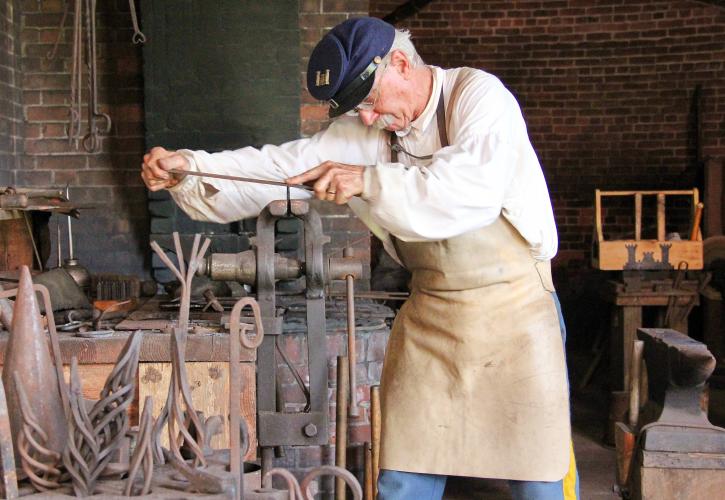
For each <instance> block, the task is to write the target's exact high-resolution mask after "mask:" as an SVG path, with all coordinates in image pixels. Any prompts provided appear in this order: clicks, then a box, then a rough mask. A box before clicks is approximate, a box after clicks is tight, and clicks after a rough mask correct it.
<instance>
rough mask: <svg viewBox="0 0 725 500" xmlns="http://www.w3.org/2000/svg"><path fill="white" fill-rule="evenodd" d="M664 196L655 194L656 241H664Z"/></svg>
mask: <svg viewBox="0 0 725 500" xmlns="http://www.w3.org/2000/svg"><path fill="white" fill-rule="evenodd" d="M665 206H666V205H665V195H664V193H658V194H657V240H658V241H664V240H665V231H666V222H665Z"/></svg>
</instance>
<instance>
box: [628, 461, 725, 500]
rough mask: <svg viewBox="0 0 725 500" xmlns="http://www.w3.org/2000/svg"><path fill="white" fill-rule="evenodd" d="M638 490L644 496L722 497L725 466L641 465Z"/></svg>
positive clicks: (649, 499) (657, 499) (645, 499)
mask: <svg viewBox="0 0 725 500" xmlns="http://www.w3.org/2000/svg"><path fill="white" fill-rule="evenodd" d="M638 469H639V471H638V472H639V474H638V476H639V477H638V478H637V479H639V481H638V484H636V485H635V491H637V490H639V491H637V492H638V493H639V496H636V497H635V498H641V499H642V500H668V499H673V500H674V499H677V500H702V499H703V498H711V499H715V498H722V496H721V495H722V489H723V484H725V470H724V469H719V470H718V469H670V468H662V469H660V468H653V467H639V468H638Z"/></svg>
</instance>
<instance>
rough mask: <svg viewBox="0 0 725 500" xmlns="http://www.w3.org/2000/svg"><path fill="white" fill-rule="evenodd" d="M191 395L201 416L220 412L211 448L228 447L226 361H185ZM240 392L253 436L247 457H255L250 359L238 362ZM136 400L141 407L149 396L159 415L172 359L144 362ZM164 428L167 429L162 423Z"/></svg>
mask: <svg viewBox="0 0 725 500" xmlns="http://www.w3.org/2000/svg"><path fill="white" fill-rule="evenodd" d="M186 370H187V375H188V378H189V386H190V387H191V397H192V399H193V404H194V407H195V409H196V410H198V411H202V412H203V413H204V417H205V418H208V417H210V416H213V415H221V416H222V418H223V420H224V429H223V431H222V434H221V435H218V436H215V437H214V438H213V439H212V442H211V444H212V447H213V448H228V447H229V422H228V420H227V415H228V413H229V403H228V401H229V363H221V362H188V361H187V363H186ZM241 372H242V381H243V382H242V394H241V395H240V405H241V414H242V418H244V420H245V421H246V423H247V427H248V429H249V434H250V438H251V440H252V442H251V445H250V449H249V452H248V453H247V456H246V457H245V458H246V459H249V460H251V459H254V457H255V454H256V447H257V438H256V436H257V432H256V423H257V421H256V394H255V383H254V377H255V370H254V365H253V364H251V363H241ZM139 377H140V378H139V380H140V388H139V401H141V408H140V409H139V411H143V401H145V400H146V396H151V397H152V398H153V402H154V417H156V416H158V415H159V413H160V412H161V409H162V408H163V406H164V404H165V402H166V396H167V394H168V387H169V380H170V379H171V363H143V364H142V365H141V369H140V373H139ZM164 429H166V428H165V427H164ZM168 442H169V441H168V435H167V431H166V430H164V431H163V433H162V443H163V444H164V446H168Z"/></svg>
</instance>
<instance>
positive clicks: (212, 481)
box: [164, 449, 227, 495]
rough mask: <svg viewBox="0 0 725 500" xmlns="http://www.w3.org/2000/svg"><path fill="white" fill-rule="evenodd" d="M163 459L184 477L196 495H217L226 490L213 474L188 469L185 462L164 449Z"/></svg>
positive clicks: (194, 468)
mask: <svg viewBox="0 0 725 500" xmlns="http://www.w3.org/2000/svg"><path fill="white" fill-rule="evenodd" d="M164 458H165V459H166V461H167V462H168V463H169V464H170V465H171V466H172V467H173V468H174V469H176V471H177V472H178V473H179V474H181V475H182V476H184V477H185V478H186V480H187V481H188V482H189V489H190V490H192V491H196V492H198V493H205V494H209V495H218V494H220V493H224V492H225V490H226V489H227V488H226V487H225V485H224V484H223V483H222V481H220V480H219V478H218V477H217V476H215V475H213V474H210V473H208V472H206V471H204V470H203V469H199V468H196V467H189V466H188V465H187V464H186V462H184V461H183V460H180V459H179V458H177V457H176V456H174V454H173V453H171V452H170V451H169V450H167V449H164Z"/></svg>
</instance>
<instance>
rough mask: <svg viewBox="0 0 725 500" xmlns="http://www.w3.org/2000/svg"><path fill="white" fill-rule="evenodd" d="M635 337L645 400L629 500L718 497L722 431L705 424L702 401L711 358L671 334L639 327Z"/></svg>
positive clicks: (723, 473)
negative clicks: (643, 373) (641, 343)
mask: <svg viewBox="0 0 725 500" xmlns="http://www.w3.org/2000/svg"><path fill="white" fill-rule="evenodd" d="M638 336H639V339H640V340H643V341H644V361H645V363H646V366H647V376H648V377H647V380H648V388H649V390H648V394H649V402H648V406H647V407H645V409H644V410H645V411H644V412H643V413H642V417H643V421H642V422H640V428H639V436H638V443H639V444H638V449H637V450H635V453H636V458H635V464H634V470H633V480H632V488H631V489H632V493H633V498H635V499H643V500H648V499H649V500H654V499H658V500H666V499H696V498H697V499H699V498H717V497H718V496H719V495H721V494H722V486H723V484H725V429H723V428H721V427H716V426H714V425H712V424H711V423H710V422H709V420H708V418H707V412H706V406H707V405H706V404H703V402H702V401H703V393H704V389H705V383H706V381H707V379H708V378H709V377H710V375H711V374H712V372H713V370H714V369H715V358H714V357H713V356H712V354H710V352H709V351H708V350H707V347H706V346H705V345H704V344H702V343H700V342H697V341H696V340H693V339H691V338H689V337H688V336H686V335H683V334H681V333H679V332H677V331H675V330H668V329H650V328H640V329H639V331H638ZM647 410H649V411H647ZM648 422H649V423H648ZM641 424H645V425H641Z"/></svg>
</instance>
